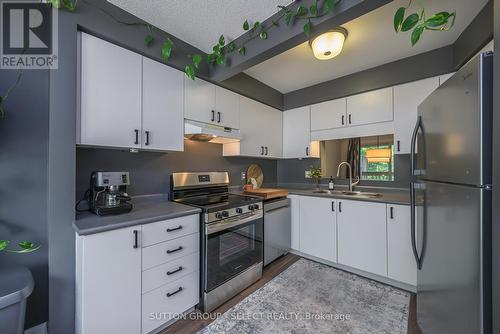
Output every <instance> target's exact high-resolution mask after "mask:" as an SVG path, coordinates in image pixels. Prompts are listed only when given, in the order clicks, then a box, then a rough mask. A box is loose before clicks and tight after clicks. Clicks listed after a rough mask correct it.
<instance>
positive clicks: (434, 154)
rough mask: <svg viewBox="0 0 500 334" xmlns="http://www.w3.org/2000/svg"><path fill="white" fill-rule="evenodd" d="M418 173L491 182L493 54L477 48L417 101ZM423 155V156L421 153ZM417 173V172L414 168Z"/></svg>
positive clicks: (465, 181) (473, 182)
mask: <svg viewBox="0 0 500 334" xmlns="http://www.w3.org/2000/svg"><path fill="white" fill-rule="evenodd" d="M418 113H419V116H421V122H422V124H421V127H420V129H419V131H418V132H419V138H418V140H417V143H418V145H419V146H418V147H421V146H420V145H422V144H424V145H425V148H424V149H423V150H421V149H419V152H418V156H419V157H418V161H419V163H418V164H417V165H420V166H421V165H422V161H424V160H425V168H422V167H420V168H422V169H425V171H423V172H421V173H420V175H419V177H420V178H423V179H426V180H432V181H442V182H450V183H457V184H468V185H486V184H491V156H492V152H491V138H492V135H491V131H492V55H490V54H481V55H479V56H478V57H477V58H475V59H473V60H472V61H471V62H470V63H468V64H467V65H465V66H464V67H463V68H462V69H460V70H459V71H458V72H457V73H456V74H455V75H454V76H453V77H451V78H450V79H448V80H447V81H446V82H445V83H444V84H443V85H442V86H440V87H439V88H438V89H436V90H435V91H434V92H433V93H432V94H431V95H430V96H429V97H428V98H427V99H426V100H424V102H422V104H420V106H419V107H418ZM423 155H425V156H423ZM416 174H418V173H416Z"/></svg>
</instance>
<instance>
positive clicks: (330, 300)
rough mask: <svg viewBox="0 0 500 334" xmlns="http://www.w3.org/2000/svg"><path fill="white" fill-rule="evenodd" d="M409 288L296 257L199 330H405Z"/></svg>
mask: <svg viewBox="0 0 500 334" xmlns="http://www.w3.org/2000/svg"><path fill="white" fill-rule="evenodd" d="M409 302H410V294H409V293H408V292H405V291H402V290H398V289H396V288H393V287H390V286H387V285H384V284H381V283H378V282H375V281H372V280H369V279H366V278H363V277H360V276H357V275H354V274H349V273H347V272H344V271H341V270H337V269H334V268H332V267H329V266H326V265H323V264H320V263H316V262H312V261H309V260H305V259H300V260H299V261H297V262H296V263H294V264H293V265H292V266H290V268H288V269H287V270H285V271H284V272H282V273H281V274H280V275H278V276H277V277H275V278H274V279H273V280H272V281H270V282H269V283H267V284H266V285H264V286H263V287H262V288H260V289H259V290H257V291H255V292H254V293H253V294H251V295H250V296H248V297H247V298H245V299H244V300H242V301H241V302H240V303H239V304H237V305H235V306H234V307H232V308H231V309H230V310H228V311H227V312H226V313H224V314H223V315H221V316H220V317H219V318H218V319H217V320H215V321H214V322H213V323H212V324H210V325H209V326H208V327H206V328H204V329H203V330H201V331H200V332H199V333H202V334H209V333H228V334H229V333H231V334H233V333H297V334H299V333H360V334H361V333H362V334H366V333H401V334H406V333H407V325H408V312H409Z"/></svg>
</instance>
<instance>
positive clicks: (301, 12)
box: [297, 6, 309, 16]
mask: <svg viewBox="0 0 500 334" xmlns="http://www.w3.org/2000/svg"><path fill="white" fill-rule="evenodd" d="M307 13H309V11H308V10H307V8H306V7H304V6H299V8H297V16H305V15H307Z"/></svg>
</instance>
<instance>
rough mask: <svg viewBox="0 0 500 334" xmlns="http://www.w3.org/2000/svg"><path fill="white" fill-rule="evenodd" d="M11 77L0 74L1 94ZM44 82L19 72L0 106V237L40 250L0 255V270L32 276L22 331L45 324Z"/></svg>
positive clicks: (43, 74) (40, 74) (42, 76)
mask: <svg viewBox="0 0 500 334" xmlns="http://www.w3.org/2000/svg"><path fill="white" fill-rule="evenodd" d="M16 76H17V72H16V71H13V70H0V92H1V93H2V94H3V93H4V92H5V91H6V90H7V88H8V86H10V85H11V84H12V83H13V82H14V80H15V79H16ZM48 83H49V73H48V72H47V71H25V72H24V75H23V77H22V80H21V81H20V83H19V86H18V87H17V89H16V90H15V91H14V92H13V93H12V95H11V96H10V97H9V99H8V100H7V101H6V103H5V109H6V118H5V119H0V239H7V240H12V242H13V246H14V245H15V243H17V242H19V241H23V240H31V241H34V242H36V243H40V244H41V246H42V247H41V249H40V250H38V251H37V252H35V253H31V254H22V255H21V254H12V253H6V252H0V267H6V266H11V265H25V266H27V267H28V268H29V269H30V270H31V272H32V273H33V276H34V279H35V289H34V291H33V294H32V295H31V297H30V298H29V299H28V306H27V314H26V328H29V327H32V326H34V325H37V324H39V323H42V322H45V321H47V320H48V309H47V300H48V295H49V291H48V284H49V283H48V248H49V247H48V246H49V245H48V242H47V233H48V232H47V229H48V226H47V159H48V135H49V130H48V122H49V101H48ZM0 279H1V278H0ZM0 284H1V282H0ZM0 327H1V325H0ZM0 332H1V330H0Z"/></svg>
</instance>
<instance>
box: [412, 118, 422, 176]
mask: <svg viewBox="0 0 500 334" xmlns="http://www.w3.org/2000/svg"><path fill="white" fill-rule="evenodd" d="M421 124H422V116H418V117H417V123H416V124H415V129H413V134H412V136H411V144H410V176H415V145H416V144H417V134H418V129H420V127H421Z"/></svg>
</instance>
